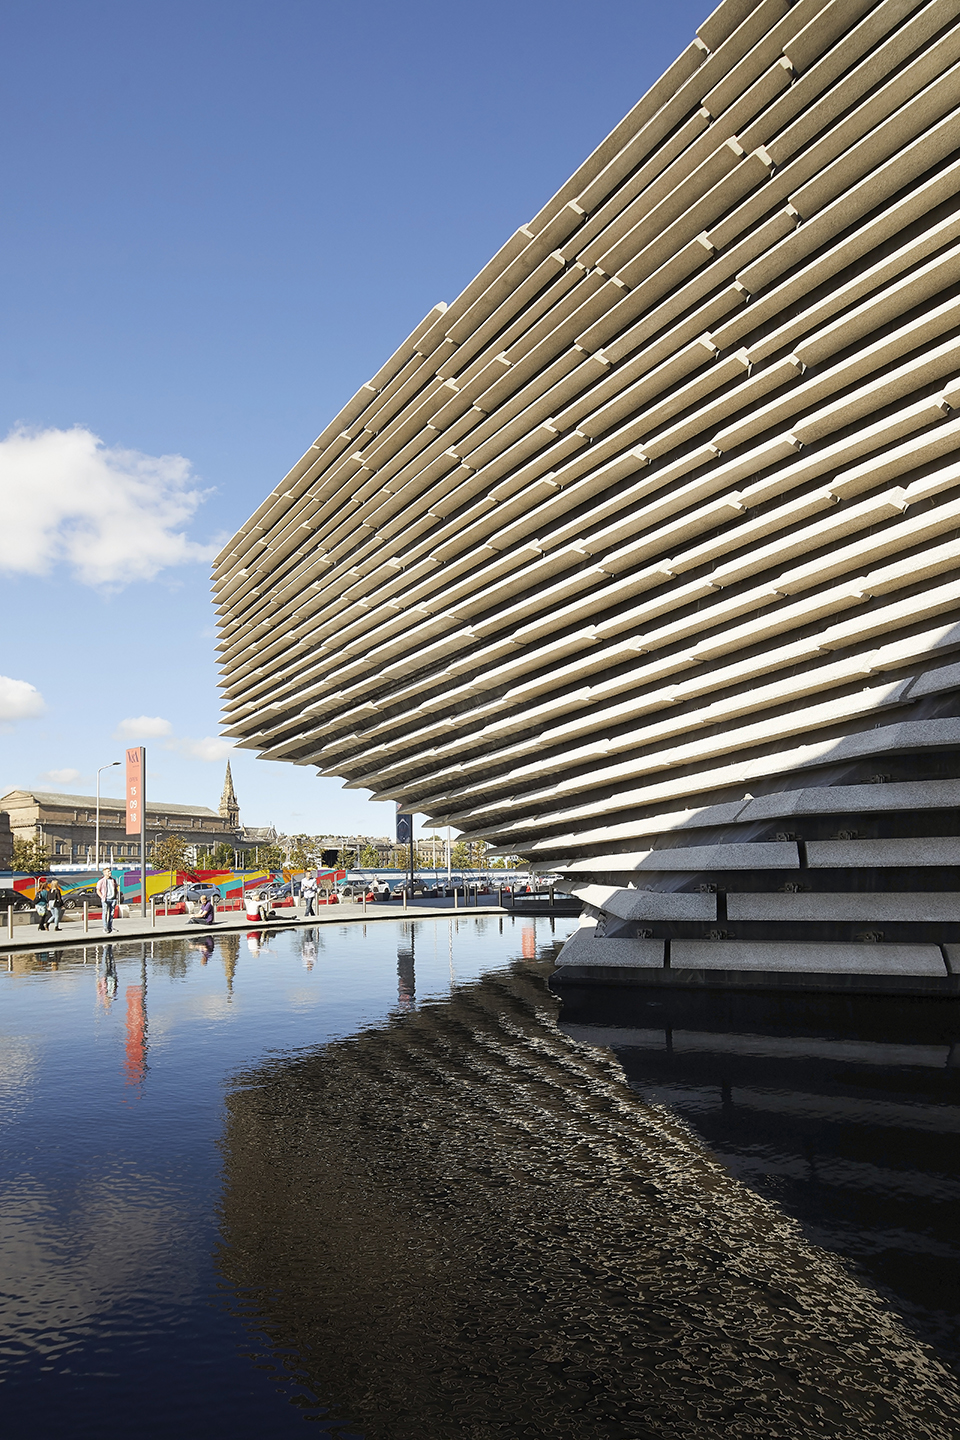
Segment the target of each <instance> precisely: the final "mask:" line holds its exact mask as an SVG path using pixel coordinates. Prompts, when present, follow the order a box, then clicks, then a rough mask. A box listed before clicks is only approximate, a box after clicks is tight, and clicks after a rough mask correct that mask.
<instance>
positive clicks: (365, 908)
mask: <svg viewBox="0 0 960 1440" xmlns="http://www.w3.org/2000/svg"><path fill="white" fill-rule="evenodd" d="M363 913H364V915H366V913H367V892H366V890H364V892H363Z"/></svg>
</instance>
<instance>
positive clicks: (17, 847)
mask: <svg viewBox="0 0 960 1440" xmlns="http://www.w3.org/2000/svg"><path fill="white" fill-rule="evenodd" d="M49 864H50V855H49V853H48V851H47V847H46V846H45V845H44V843H43V841H42V840H18V839H17V838H16V837H14V841H13V868H14V870H19V871H20V872H21V874H24V875H41V874H42V873H43V871H44V870H46V869H47V868H48V866H49Z"/></svg>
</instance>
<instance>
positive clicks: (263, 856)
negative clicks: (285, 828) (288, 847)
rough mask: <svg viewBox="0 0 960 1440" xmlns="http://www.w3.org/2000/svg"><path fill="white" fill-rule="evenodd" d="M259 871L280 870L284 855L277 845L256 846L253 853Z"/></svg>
mask: <svg viewBox="0 0 960 1440" xmlns="http://www.w3.org/2000/svg"><path fill="white" fill-rule="evenodd" d="M253 853H254V856H255V862H254V863H255V864H256V866H257V868H258V869H259V870H282V869H283V865H284V859H285V857H284V853H283V851H282V850H281V849H280V846H279V845H258V846H257V848H256V850H255V851H254V852H253Z"/></svg>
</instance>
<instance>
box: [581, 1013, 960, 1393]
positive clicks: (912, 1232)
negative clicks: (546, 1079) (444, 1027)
mask: <svg viewBox="0 0 960 1440" xmlns="http://www.w3.org/2000/svg"><path fill="white" fill-rule="evenodd" d="M564 999H565V1004H564V1011H563V1018H562V1020H561V1025H562V1028H563V1029H564V1030H565V1031H566V1032H567V1033H568V1034H569V1035H571V1036H572V1037H573V1038H574V1039H577V1040H580V1041H585V1042H587V1043H593V1044H597V1045H607V1046H610V1047H611V1048H612V1049H613V1051H614V1053H615V1054H616V1056H617V1058H618V1060H619V1061H620V1063H621V1064H622V1065H623V1068H624V1071H625V1073H626V1076H627V1079H628V1081H629V1083H630V1084H631V1086H632V1087H633V1088H634V1089H635V1090H636V1091H637V1092H638V1093H639V1094H640V1095H641V1096H642V1097H643V1098H644V1099H645V1100H648V1101H652V1102H654V1103H658V1104H661V1105H665V1106H668V1107H669V1108H670V1110H671V1112H672V1113H673V1114H676V1115H679V1116H680V1117H682V1119H683V1120H684V1121H686V1122H687V1123H689V1124H690V1125H691V1126H692V1127H693V1128H694V1129H695V1130H696V1131H697V1132H698V1134H699V1135H700V1136H701V1137H702V1138H703V1139H704V1140H706V1142H707V1143H708V1144H709V1146H710V1149H711V1151H712V1153H713V1154H714V1155H717V1156H718V1157H719V1158H720V1159H721V1160H722V1161H723V1163H724V1164H725V1165H726V1167H727V1168H728V1169H729V1170H730V1171H731V1172H732V1173H733V1174H734V1175H736V1176H738V1177H739V1178H740V1179H742V1180H743V1181H745V1182H746V1183H747V1184H748V1185H751V1186H754V1187H755V1188H757V1189H758V1190H759V1191H760V1192H761V1193H762V1194H765V1195H768V1196H770V1197H771V1198H773V1199H774V1200H776V1202H777V1203H778V1204H779V1205H781V1206H782V1207H783V1208H784V1209H785V1210H786V1211H787V1212H788V1213H789V1214H791V1215H793V1216H795V1217H796V1218H797V1219H798V1220H799V1221H800V1222H801V1223H802V1225H803V1227H804V1231H805V1233H806V1234H807V1236H808V1237H809V1238H810V1239H811V1240H813V1241H815V1242H816V1243H817V1244H818V1245H822V1246H825V1247H827V1248H829V1249H831V1250H834V1251H837V1252H838V1253H839V1254H841V1255H843V1256H844V1257H846V1258H847V1259H848V1260H851V1261H853V1262H855V1264H856V1265H857V1266H858V1268H859V1270H860V1272H861V1273H862V1274H863V1275H865V1276H866V1277H867V1279H868V1280H869V1282H870V1283H872V1284H874V1285H877V1286H879V1287H881V1288H882V1289H884V1290H885V1291H886V1292H887V1293H888V1294H889V1295H890V1296H891V1297H892V1298H893V1299H894V1300H895V1303H896V1304H897V1305H898V1306H899V1308H901V1309H902V1310H903V1311H904V1313H905V1314H906V1315H907V1316H908V1317H909V1319H910V1320H911V1322H912V1323H913V1324H914V1325H916V1327H917V1328H918V1330H919V1331H920V1333H921V1334H922V1335H924V1336H925V1337H926V1338H927V1339H928V1340H930V1341H932V1342H933V1343H934V1344H936V1346H937V1347H938V1349H939V1350H940V1352H941V1353H942V1354H944V1355H945V1356H946V1357H947V1358H948V1359H949V1360H950V1362H951V1363H952V1364H953V1365H954V1366H956V1367H958V1368H960V1238H958V1236H957V1233H956V1228H957V1227H956V1215H957V1208H958V1203H960V1013H958V1011H960V1007H958V1006H957V1005H956V1004H955V1003H954V1002H952V1001H949V1002H944V1001H942V1000H933V1001H929V1000H910V999H907V1000H904V999H901V998H896V999H890V998H886V997H881V996H833V995H815V994H809V995H805V996H803V995H791V996H784V995H777V994H768V995H763V994H755V995H743V994H741V995H737V994H731V993H729V992H726V993H724V992H712V993H710V992H703V991H701V992H699V993H696V992H684V991H680V990H677V991H673V992H661V993H659V994H657V995H653V994H651V993H650V992H649V991H644V990H639V989H633V990H631V991H621V992H619V993H612V994H611V993H610V992H608V993H607V994H606V995H602V994H600V993H599V992H597V991H596V990H593V989H592V988H591V989H590V990H587V989H586V988H585V987H584V988H582V989H581V990H580V991H579V993H577V992H576V991H571V992H570V993H569V994H568V992H567V990H566V989H565V990H564Z"/></svg>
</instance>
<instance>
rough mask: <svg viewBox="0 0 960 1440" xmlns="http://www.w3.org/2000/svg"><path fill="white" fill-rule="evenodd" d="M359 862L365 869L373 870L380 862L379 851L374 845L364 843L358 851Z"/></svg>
mask: <svg viewBox="0 0 960 1440" xmlns="http://www.w3.org/2000/svg"><path fill="white" fill-rule="evenodd" d="M360 864H361V865H362V866H363V868H364V869H365V870H375V869H376V868H377V867H378V866H379V864H380V851H379V850H378V849H377V847H376V846H375V845H364V847H363V849H362V850H361V851H360Z"/></svg>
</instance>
